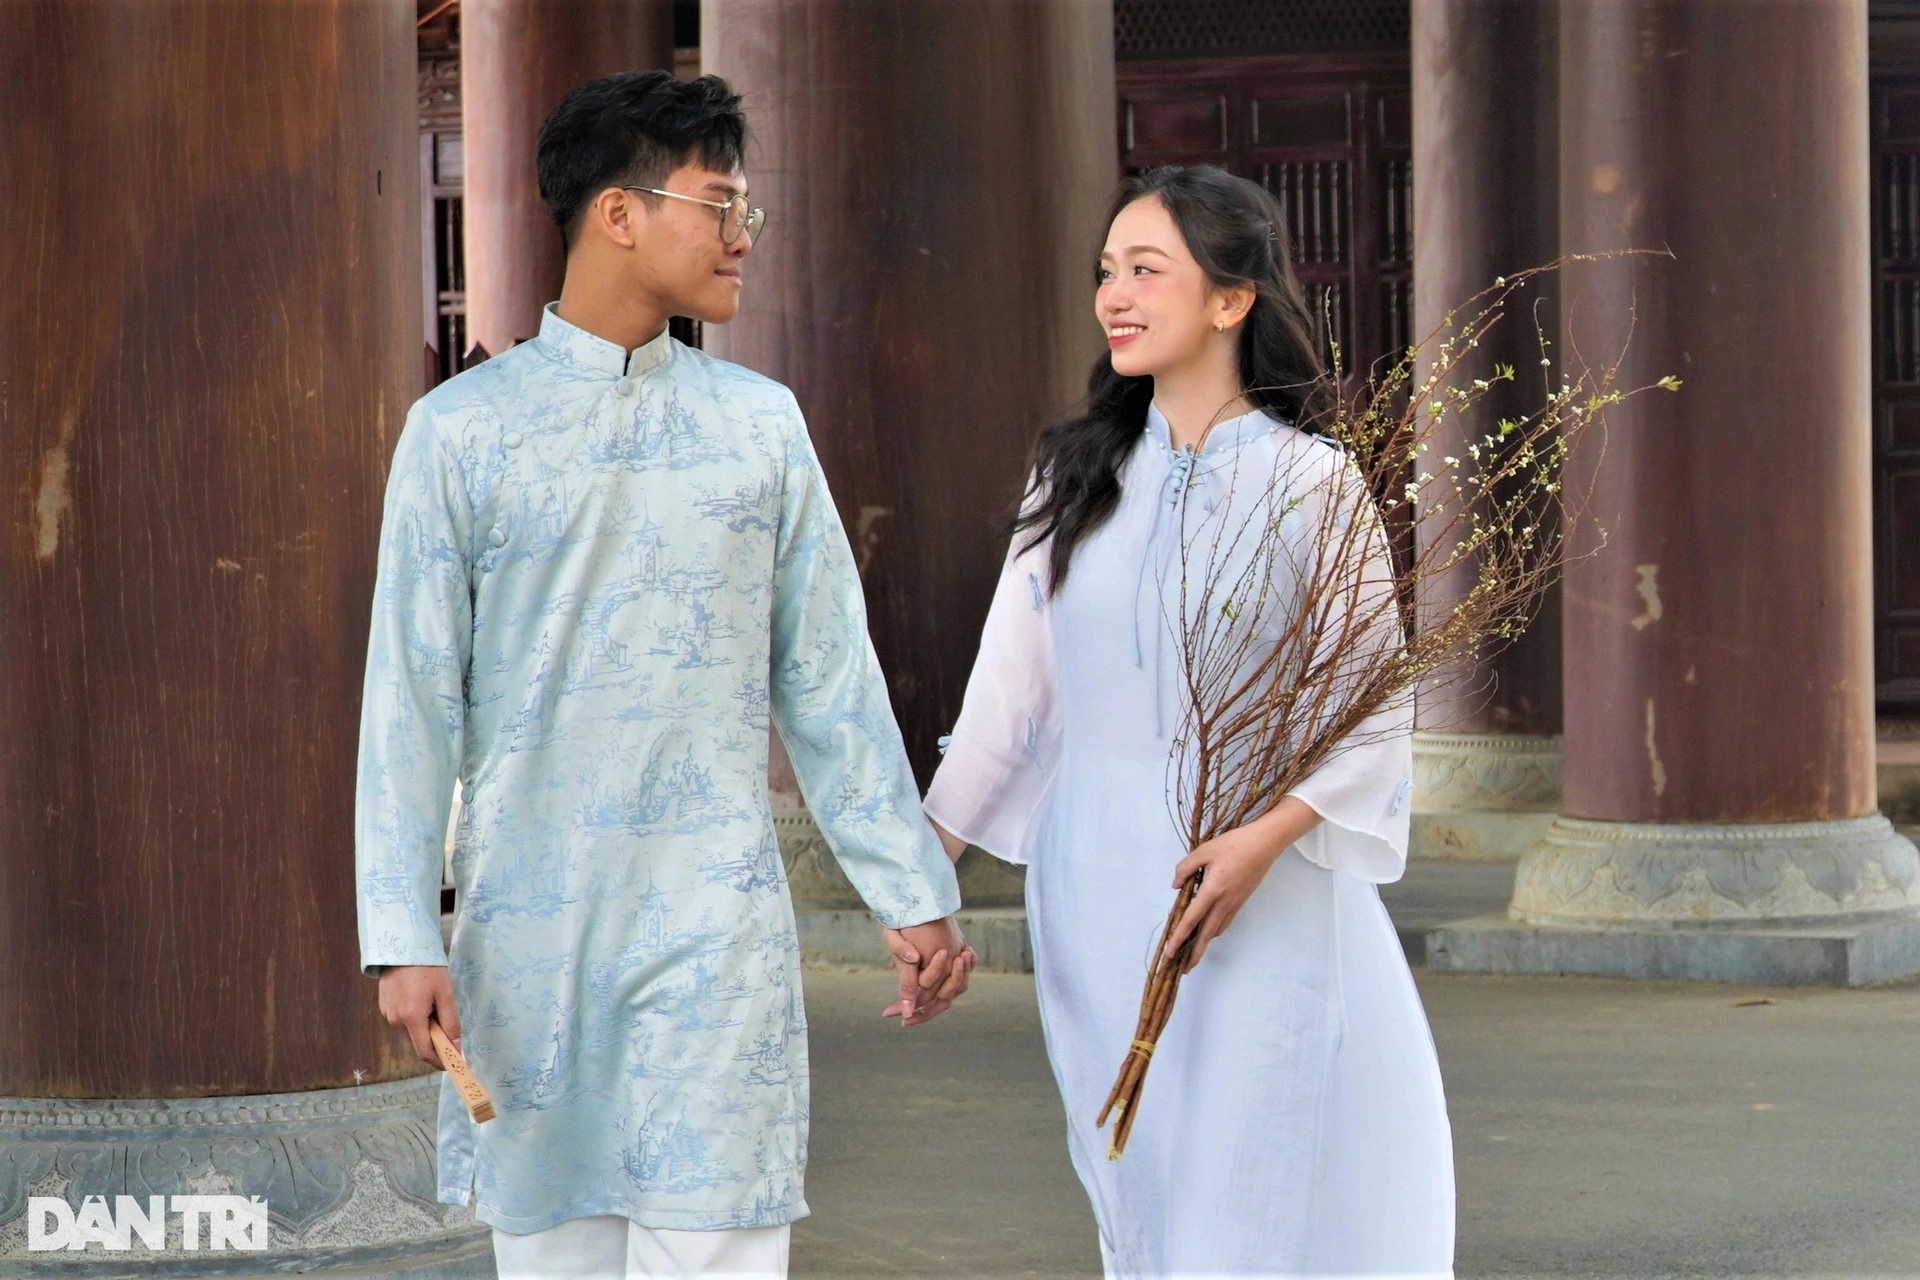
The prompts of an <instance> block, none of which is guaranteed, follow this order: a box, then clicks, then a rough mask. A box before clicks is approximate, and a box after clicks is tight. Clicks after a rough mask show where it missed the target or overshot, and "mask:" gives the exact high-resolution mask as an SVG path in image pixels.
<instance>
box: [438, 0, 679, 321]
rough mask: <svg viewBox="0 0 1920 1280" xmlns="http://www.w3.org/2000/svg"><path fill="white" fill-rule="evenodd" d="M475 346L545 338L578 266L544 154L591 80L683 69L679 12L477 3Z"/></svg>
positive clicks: (472, 167) (465, 32)
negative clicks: (549, 195) (543, 178)
mask: <svg viewBox="0 0 1920 1280" xmlns="http://www.w3.org/2000/svg"><path fill="white" fill-rule="evenodd" d="M460 11H461V19H460V22H461V27H460V41H461V53H460V59H461V66H460V77H461V104H462V105H461V133H462V136H463V143H464V147H465V157H466V192H465V196H466V206H465V216H466V231H467V342H468V343H469V344H470V345H471V344H477V345H479V346H481V347H483V348H485V350H486V351H487V353H488V354H490V355H498V354H499V353H500V352H502V351H505V350H506V349H507V348H508V347H509V346H511V345H513V344H514V343H515V342H518V341H521V340H523V339H526V338H531V337H532V336H533V335H534V334H536V333H538V332H539V331H540V308H541V307H543V306H545V305H546V304H547V303H549V302H552V301H553V300H554V299H556V298H558V297H559V296H560V277H561V275H562V274H563V272H564V269H565V265H566V260H565V255H564V253H563V252H562V250H561V246H560V234H559V232H558V231H557V230H556V229H555V227H554V225H553V217H552V215H551V214H549V213H548V212H547V206H546V205H545V204H544V203H542V202H541V199H540V185H539V181H538V179H537V177H536V175H535V172H534V145H535V141H536V139H537V138H538V136H539V133H540V125H541V124H542V123H543V122H544V121H545V120H546V118H547V113H548V112H550V111H552V110H553V108H554V106H555V105H556V104H558V103H559V101H560V99H562V98H564V97H565V96H566V95H567V93H568V92H569V91H570V90H572V89H574V88H576V87H578V86H579V85H581V84H583V83H585V82H586V81H588V80H593V79H596V78H598V77H600V76H606V75H612V74H613V73H615V72H617V71H652V70H669V69H671V68H672V66H673V5H672V3H671V0H465V2H464V3H463V4H462V5H461V6H460Z"/></svg>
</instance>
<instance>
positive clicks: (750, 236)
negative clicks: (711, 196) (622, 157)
mask: <svg viewBox="0 0 1920 1280" xmlns="http://www.w3.org/2000/svg"><path fill="white" fill-rule="evenodd" d="M620 189H621V190H622V191H644V192H646V193H647V194H648V195H652V196H671V197H672V198H673V199H675V200H690V201H692V202H693V203H694V204H703V205H705V206H707V208H709V209H718V210H720V243H721V244H732V243H733V242H734V241H735V240H738V239H739V238H740V236H741V234H742V233H743V232H744V233H745V235H746V237H747V243H748V244H749V245H752V244H753V243H754V241H756V240H758V239H759V238H760V233H761V232H762V231H763V230H765V229H766V225H767V211H766V210H765V209H762V208H761V207H759V206H758V205H750V204H748V203H747V198H746V197H745V196H734V197H733V198H732V199H730V200H703V199H701V198H700V197H699V196H690V195H685V194H683V193H681V192H679V191H667V190H664V189H663V188H660V187H626V186H623V187H621V188H620ZM730 213H731V214H732V215H733V216H734V217H735V218H737V219H738V220H739V226H738V227H737V228H735V230H734V233H733V234H732V235H728V234H727V215H728V214H730Z"/></svg>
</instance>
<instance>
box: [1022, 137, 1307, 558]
mask: <svg viewBox="0 0 1920 1280" xmlns="http://www.w3.org/2000/svg"><path fill="white" fill-rule="evenodd" d="M1149 196H1151V197H1154V198H1156V199H1158V200H1159V201H1160V202H1161V204H1163V205H1165V206H1166V209H1167V212H1168V213H1169V214H1171V215H1172V217H1173V225H1174V226H1176V227H1178V228H1179V230H1180V235H1181V238H1182V239H1183V240H1184V241H1185V242H1186V246H1187V250H1188V252H1190V253H1191V254H1193V258H1194V261H1195V262H1197V263H1199V264H1200V269H1201V270H1202V271H1204V272H1206V273H1207V278H1208V279H1209V280H1211V281H1212V282H1213V283H1214V284H1215V285H1217V286H1219V287H1221V288H1231V287H1233V286H1235V285H1251V286H1252V287H1253V290H1254V300H1253V307H1252V309H1251V310H1249V311H1248V312H1247V317H1246V319H1245V320H1244V321H1242V322H1241V324H1240V386H1241V388H1242V391H1243V393H1244V394H1245V395H1246V397H1247V399H1248V400H1249V401H1251V402H1252V403H1253V404H1254V406H1255V407H1256V408H1259V409H1263V410H1265V411H1266V412H1267V413H1268V414H1269V415H1271V416H1273V417H1277V418H1283V419H1285V420H1286V421H1288V422H1291V423H1292V424H1293V425H1294V426H1296V427H1298V428H1300V429H1301V430H1302V431H1308V432H1317V431H1318V430H1319V429H1320V427H1321V424H1322V422H1323V420H1324V419H1325V417H1326V415H1327V414H1328V413H1329V412H1330V411H1331V409H1332V407H1333V403H1334V401H1333V389H1332V387H1331V385H1330V383H1329V380H1328V377H1327V373H1326V369H1325V366H1324V365H1323V364H1322V362H1321V360H1320V355H1319V351H1318V349H1317V347H1316V345H1315V342H1314V337H1313V333H1314V327H1313V324H1312V322H1311V321H1310V319H1309V317H1308V315H1307V308H1306V303H1305V302H1304V301H1303V300H1302V298H1301V296H1300V284H1299V281H1297V280H1296V279H1295V278H1294V274H1293V264H1292V262H1291V260H1290V258H1289V255H1288V253H1287V230H1286V221H1285V215H1284V214H1283V212H1282V210H1281V208H1280V202H1279V201H1278V200H1276V199H1274V198H1273V196H1272V195H1271V194H1270V193H1269V192H1267V191H1266V190H1265V189H1264V188H1262V187H1260V186H1258V185H1256V184H1255V183H1252V182H1248V181H1247V180H1246V179H1245V178H1236V177H1234V176H1233V175H1232V174H1230V173H1228V172H1227V171H1226V170H1224V169H1219V168H1215V167H1214V166H1212V165H1193V166H1184V167H1183V166H1175V165H1168V166H1165V167H1162V168H1158V169H1150V170H1148V171H1147V172H1146V173H1143V174H1139V175H1137V176H1135V177H1130V178H1128V179H1127V180H1126V181H1125V182H1123V183H1122V184H1121V186H1120V191H1119V193H1118V194H1117V195H1116V196H1115V197H1114V200H1113V205H1112V207H1111V208H1110V209H1109V210H1108V211H1107V226H1108V227H1111V226H1112V225H1113V220H1114V219H1115V218H1117V217H1119V216H1120V211H1121V210H1122V209H1124V208H1126V207H1127V206H1128V205H1130V204H1132V203H1133V202H1134V201H1135V200H1142V199H1145V198H1147V197H1149ZM1097 278H1098V273H1097V270H1096V279H1097ZM1152 401H1153V379H1152V378H1150V377H1139V378H1129V377H1124V376H1122V375H1120V374H1118V373H1115V372H1114V371H1113V357H1112V356H1111V355H1103V356H1101V357H1100V359H1099V360H1097V361H1095V362H1094V366H1093V373H1092V375H1091V376H1090V377H1089V378H1088V379H1087V398H1086V402H1085V404H1084V406H1083V408H1082V411H1081V412H1080V413H1079V414H1078V415H1076V416H1074V417H1071V418H1068V419H1066V420H1065V421H1062V422H1057V423H1055V424H1054V425H1052V426H1050V427H1048V428H1047V429H1046V430H1045V431H1043V432H1041V433H1040V438H1039V439H1038V440H1037V441H1035V442H1034V447H1033V457H1032V460H1031V461H1032V470H1031V472H1030V473H1029V474H1030V475H1031V476H1032V477H1033V485H1034V491H1033V492H1030V493H1029V494H1028V499H1029V501H1028V502H1027V503H1026V504H1025V505H1024V509H1023V510H1022V512H1021V514H1020V515H1019V516H1018V517H1017V518H1016V519H1015V520H1014V524H1013V529H1014V536H1015V537H1016V538H1017V537H1020V536H1021V535H1023V534H1030V535H1031V536H1030V537H1028V538H1027V545H1029V546H1030V545H1033V544H1034V543H1036V542H1039V541H1041V540H1042V539H1047V538H1051V539H1052V540H1053V542H1052V546H1051V548H1050V554H1049V556H1048V579H1049V584H1050V587H1051V589H1052V590H1054V591H1057V590H1059V589H1060V586H1061V584H1062V583H1064V582H1065V581H1066V580H1067V569H1068V566H1069V565H1070V564H1071V562H1072V560H1073V552H1074V548H1075V547H1077V546H1078V545H1079V544H1080V541H1081V540H1082V539H1083V538H1085V537H1086V536H1087V535H1088V534H1090V533H1092V532H1093V531H1094V530H1095V529H1098V528H1099V527H1100V525H1101V524H1102V523H1104V522H1105V521H1106V519H1107V518H1108V517H1109V516H1111V515H1112V514H1113V511H1114V508H1115V507H1116V506H1118V505H1119V502H1120V467H1121V464H1123V463H1124V462H1125V461H1126V460H1127V455H1128V453H1129V452H1131V451H1132V449H1133V447H1134V445H1135V444H1137V443H1138V442H1139V440H1140V437H1141V432H1142V431H1143V430H1144V428H1145V426H1146V421H1147V406H1148V405H1149V404H1151V403H1152ZM1036 498H1037V499H1038V500H1037V501H1034V499H1036Z"/></svg>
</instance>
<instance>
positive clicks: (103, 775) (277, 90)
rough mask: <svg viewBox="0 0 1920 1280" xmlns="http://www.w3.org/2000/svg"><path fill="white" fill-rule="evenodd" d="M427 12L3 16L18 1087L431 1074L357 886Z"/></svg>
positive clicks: (304, 7) (209, 8)
mask: <svg viewBox="0 0 1920 1280" xmlns="http://www.w3.org/2000/svg"><path fill="white" fill-rule="evenodd" d="M412 15H413V6H412V5H411V4H410V3H408V2H407V0H388V2H386V3H379V4H374V3H362V2H360V0H334V2H325V0H315V2H313V3H308V4H301V5H297V6H291V7H287V6H263V7H253V6H244V5H240V6H236V5H232V4H225V3H215V2H212V0H186V2H183V3H176V4H167V5H93V4H72V3H57V2H54V0H40V2H36V3H27V4H19V5H14V6H11V7H9V9H8V12H7V21H8V30H9V35H8V38H7V39H6V40H5V41H4V42H0V115H4V117H5V119H6V120H7V122H8V124H7V128H6V130H5V133H4V136H0V191H4V192H5V193H6V194H5V199H6V200H7V202H8V208H9V210H10V211H11V216H10V217H9V220H8V227H9V231H8V234H7V235H5V236H0V279H5V280H7V281H8V282H10V284H9V287H8V288H7V289H6V290H4V291H0V436H4V440H5V443H6V447H5V449H4V450H0V493H4V494H5V495H7V496H6V500H7V502H8V503H9V504H11V505H10V507H9V514H8V517H7V519H6V520H5V522H4V523H3V524H0V530H4V543H3V544H0V545H3V546H4V556H3V557H0V630H3V632H4V636H5V649H6V655H7V657H6V661H5V663H4V664H0V1094H10V1095H30V1096H38V1097H43V1098H45V1097H60V1098H70V1097H82V1098H85V1097H93V1098H127V1097H147V1098H158V1097H198V1096H204V1095H222V1094H229V1095H230V1094H247V1093H266V1092H274V1091H287V1090H303V1089H317V1088H322V1087H331V1086H337V1085H351V1084H353V1083H354V1082H355V1080H356V1078H357V1077H356V1073H357V1072H358V1073H359V1076H360V1077H361V1078H364V1079H367V1080H380V1079H384V1078H391V1077H394V1076H400V1075H410V1074H414V1073H415V1072H417V1071H418V1070H419V1068H418V1066H417V1064H415V1063H413V1062H411V1061H410V1060H411V1059H412V1056H413V1055H412V1053H411V1051H410V1050H409V1049H408V1048H407V1047H406V1045H405V1044H404V1042H403V1041H402V1040H401V1039H400V1038H399V1037H397V1036H395V1035H394V1034H393V1033H392V1032H391V1031H390V1030H389V1029H388V1028H387V1027H386V1025H385V1024H384V1022H382V1020H381V1019H380V1017H379V1014H378V1012H377V1010H376V1008H375V1004H374V1000H373V989H372V984H371V983H369V982H368V981H367V980H366V979H365V978H363V977H362V976H361V975H360V970H359V947H358V941H357V936H356V927H355V917H354V880H353V794H354V761H355V751H356V742H357V738H358V732H359V707H360V687H361V680H362V675H363V660H364V654H365V647H366V636H367V616H368V602H369V600H370V599H371V596H372V591H373V575H374V550H375V542H376V538H377V535H378V530H379V523H380V503H381V489H382V483H383V477H384V474H385V469H386V463H387V458H388V455H389V452H390V450H391V448H392V444H393V441H394V439H395V437H396V436H397V434H398V432H399V429H400V425H401V422H402V420H403V418H404V416H405V413H406V410H407V406H408V404H409V403H410V402H411V401H412V400H413V398H414V397H415V396H416V395H418V394H419V390H420V382H421V365H420V298H419V288H420V259H419V253H420V228H419V217H420V201H419V187H418V183H419V161H418V154H417V149H418V145H419V144H418V139H417V136H416V126H415V102H414V94H415V70H414V50H413V20H412ZM156 1132H157V1131H156ZM23 1158H25V1157H23ZM181 1189H182V1190H185V1189H186V1188H184V1187H183V1188H181Z"/></svg>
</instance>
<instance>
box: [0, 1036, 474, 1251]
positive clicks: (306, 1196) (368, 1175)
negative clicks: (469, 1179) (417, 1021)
mask: <svg viewBox="0 0 1920 1280" xmlns="http://www.w3.org/2000/svg"><path fill="white" fill-rule="evenodd" d="M439 1097H440V1076H439V1074H438V1073H435V1074H434V1075H432V1076H427V1077H420V1078H417V1079H411V1080H399V1081H394V1082H391V1083H386V1084H376V1085H366V1086H362V1087H358V1088H345V1089H320V1090H315V1091H312V1092H308V1093H276V1094H258V1095H253V1096H248V1097H224V1098H222V1097H216V1098H152V1099H145V1098H142V1099H112V1100H105V1101H96V1100H86V1099H62V1098H19V1097H0V1274H4V1275H9V1276H82V1275H84V1276H88V1277H107V1276H114V1277H117V1276H204V1275H245V1276H255V1275H266V1274H272V1273H279V1272H310V1271H313V1272H323V1273H325V1272H334V1271H338V1270H351V1271H352V1272H353V1273H354V1274H357V1275H363V1276H364V1275H378V1276H383V1277H384V1276H417V1277H426V1276H436V1277H453V1276H468V1275H474V1276H479V1275H486V1276H491V1275H492V1274H493V1270H492V1268H493V1254H492V1235H491V1231H490V1230H489V1228H488V1227H486V1226H485V1225H484V1224H483V1223H480V1222H477V1221H475V1219H474V1217H473V1212H472V1210H471V1209H469V1208H466V1207H464V1206H458V1205H443V1204H440V1203H437V1201H436V1200H435V1186H436V1183H435V1165H434V1125H435V1115H436V1110H437V1107H438V1104H439ZM195 1194H199V1195H240V1196H260V1197H263V1198H264V1199H265V1200H266V1201H267V1208H268V1247H267V1248H266V1250H265V1251H251V1250H249V1251H236V1250H231V1249H223V1250H219V1251H214V1250H212V1249H210V1248H209V1247H208V1246H209V1244H210V1239H209V1237H208V1235H207V1229H206V1227H205V1225H204V1223H203V1224H202V1225H201V1227H200V1235H199V1240H198V1243H199V1246H200V1247H199V1248H198V1249H195V1250H188V1249H186V1248H184V1247H183V1241H182V1238H181V1219H180V1218H179V1217H178V1216H176V1215H175V1214H173V1213H168V1214H167V1217H166V1220H165V1221H166V1229H167V1234H166V1247H165V1248H164V1249H158V1250H153V1249H148V1248H147V1247H146V1246H145V1245H144V1244H143V1243H142V1242H141V1240H140V1239H139V1238H138V1237H134V1238H133V1239H132V1240H131V1247H130V1248H128V1249H126V1250H107V1249H105V1248H104V1247H103V1246H102V1245H100V1244H97V1243H96V1244H92V1245H89V1246H88V1247H87V1248H86V1249H85V1250H84V1251H77V1252H76V1251H67V1250H56V1251H44V1250H40V1251H34V1250H30V1249H29V1248H28V1215H27V1203H28V1198H29V1197H31V1196H59V1197H61V1198H63V1199H65V1200H66V1201H67V1203H68V1204H69V1205H71V1206H72V1207H73V1208H74V1209H75V1210H76V1212H77V1211H79V1210H80V1209H81V1208H82V1207H83V1206H84V1205H85V1202H86V1198H87V1197H89V1196H104V1197H105V1198H106V1199H105V1203H106V1204H107V1205H108V1206H109V1207H117V1204H118V1202H117V1200H116V1199H115V1197H117V1196H133V1197H135V1198H136V1199H137V1200H138V1201H139V1202H140V1207H141V1208H142V1209H143V1210H144V1209H145V1208H146V1207H147V1206H148V1204H149V1199H148V1198H149V1197H151V1196H166V1197H169V1201H168V1203H169V1204H171V1197H173V1196H175V1195H195Z"/></svg>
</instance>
